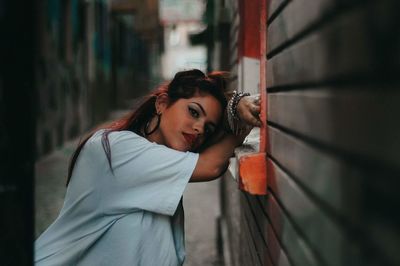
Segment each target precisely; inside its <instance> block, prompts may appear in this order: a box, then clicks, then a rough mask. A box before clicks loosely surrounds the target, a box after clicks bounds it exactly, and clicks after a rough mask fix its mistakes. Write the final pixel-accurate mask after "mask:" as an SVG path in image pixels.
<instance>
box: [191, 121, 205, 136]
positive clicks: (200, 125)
mask: <svg viewBox="0 0 400 266" xmlns="http://www.w3.org/2000/svg"><path fill="white" fill-rule="evenodd" d="M193 128H194V130H195V131H196V132H197V134H198V135H201V134H203V133H204V123H203V122H201V121H197V122H196V123H194V125H193Z"/></svg>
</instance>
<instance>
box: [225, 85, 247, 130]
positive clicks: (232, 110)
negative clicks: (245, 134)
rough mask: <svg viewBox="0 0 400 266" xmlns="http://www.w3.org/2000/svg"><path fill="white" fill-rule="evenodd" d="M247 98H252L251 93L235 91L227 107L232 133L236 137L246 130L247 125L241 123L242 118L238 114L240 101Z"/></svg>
mask: <svg viewBox="0 0 400 266" xmlns="http://www.w3.org/2000/svg"><path fill="white" fill-rule="evenodd" d="M245 96H250V93H248V92H237V91H233V96H232V98H231V99H230V100H229V102H228V106H227V109H228V110H227V115H228V124H229V127H230V129H231V131H232V132H233V133H235V134H236V135H238V134H240V133H241V132H242V130H244V129H246V125H245V124H244V123H241V121H240V117H239V115H238V112H237V106H238V104H239V101H240V99H242V98H243V97H245Z"/></svg>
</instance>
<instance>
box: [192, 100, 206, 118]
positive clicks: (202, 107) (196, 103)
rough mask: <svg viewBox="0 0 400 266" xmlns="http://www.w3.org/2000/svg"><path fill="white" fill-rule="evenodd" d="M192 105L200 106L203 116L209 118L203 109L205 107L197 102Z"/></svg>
mask: <svg viewBox="0 0 400 266" xmlns="http://www.w3.org/2000/svg"><path fill="white" fill-rule="evenodd" d="M192 103H194V104H197V105H198V106H199V108H200V109H201V111H202V112H203V115H205V116H207V113H206V111H205V110H204V108H203V106H202V105H201V104H199V103H196V102H192Z"/></svg>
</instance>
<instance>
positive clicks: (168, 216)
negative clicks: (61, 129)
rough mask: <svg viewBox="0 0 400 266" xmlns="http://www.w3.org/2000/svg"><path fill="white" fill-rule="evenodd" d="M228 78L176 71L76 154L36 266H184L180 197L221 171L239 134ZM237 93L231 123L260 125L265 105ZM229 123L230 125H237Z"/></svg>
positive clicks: (40, 241) (241, 136) (41, 242)
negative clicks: (189, 186)
mask: <svg viewBox="0 0 400 266" xmlns="http://www.w3.org/2000/svg"><path fill="white" fill-rule="evenodd" d="M225 89H226V80H225V78H224V74H223V73H221V72H213V73H210V74H209V75H205V74H203V73H202V72H201V71H199V70H189V71H183V72H179V73H177V74H176V75H175V77H174V79H173V80H172V81H171V82H170V83H168V84H165V85H163V86H161V87H160V88H159V89H158V90H157V91H156V92H155V93H154V94H152V95H150V96H149V97H147V98H146V99H145V101H144V102H143V103H142V104H141V105H140V106H139V107H138V109H137V110H136V111H133V112H132V113H131V114H130V115H129V116H127V117H126V118H124V119H121V120H118V121H116V122H114V123H112V124H111V125H109V126H106V127H104V128H103V129H101V130H98V131H96V132H94V133H92V134H91V135H90V136H89V137H88V138H86V139H85V140H84V141H83V142H82V143H81V144H80V145H79V146H78V148H77V150H76V151H75V153H74V154H73V157H72V160H71V164H70V168H69V173H68V181H67V186H68V187H67V192H66V196H65V201H64V206H63V207H62V209H61V212H60V214H59V216H58V218H57V219H56V220H55V221H54V223H53V224H52V225H51V226H50V227H49V228H48V229H47V230H46V231H45V232H44V233H43V234H42V235H41V236H40V237H39V238H38V239H37V240H36V243H35V263H36V265H143V266H152V265H157V266H158V265H174V266H175V265H182V264H183V261H184V258H185V250H184V232H183V208H182V202H181V199H182V195H183V191H184V189H185V187H186V185H187V183H188V182H198V181H208V180H212V179H215V178H217V177H219V176H220V175H222V174H223V172H224V171H225V169H226V167H227V164H228V160H229V158H230V157H231V155H232V154H233V151H234V149H235V147H237V146H238V145H240V144H241V143H242V142H243V140H244V137H245V136H246V134H247V133H248V127H247V130H244V132H243V130H242V132H241V133H242V134H233V133H228V132H226V130H224V129H223V126H222V124H223V123H222V122H223V117H224V113H225V108H226V107H227V101H226V99H225V95H224V92H225ZM243 96H244V95H242V94H235V95H234V97H233V98H232V100H231V102H230V103H229V112H228V113H229V116H230V117H232V116H233V118H234V119H236V120H237V118H238V117H240V118H242V119H243V120H244V121H247V123H249V124H251V125H253V126H254V125H260V121H259V120H258V113H259V104H258V103H257V101H254V100H253V99H251V98H250V97H243ZM231 120H232V119H231Z"/></svg>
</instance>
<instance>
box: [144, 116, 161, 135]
mask: <svg viewBox="0 0 400 266" xmlns="http://www.w3.org/2000/svg"><path fill="white" fill-rule="evenodd" d="M156 118H157V124H156V126H155V127H154V128H153V129H152V130H151V131H149V126H150V122H151V120H149V121H148V122H147V123H146V125H145V126H144V134H145V135H146V136H148V135H151V134H153V133H154V132H155V131H156V130H157V129H158V128H159V126H160V122H161V114H156Z"/></svg>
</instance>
